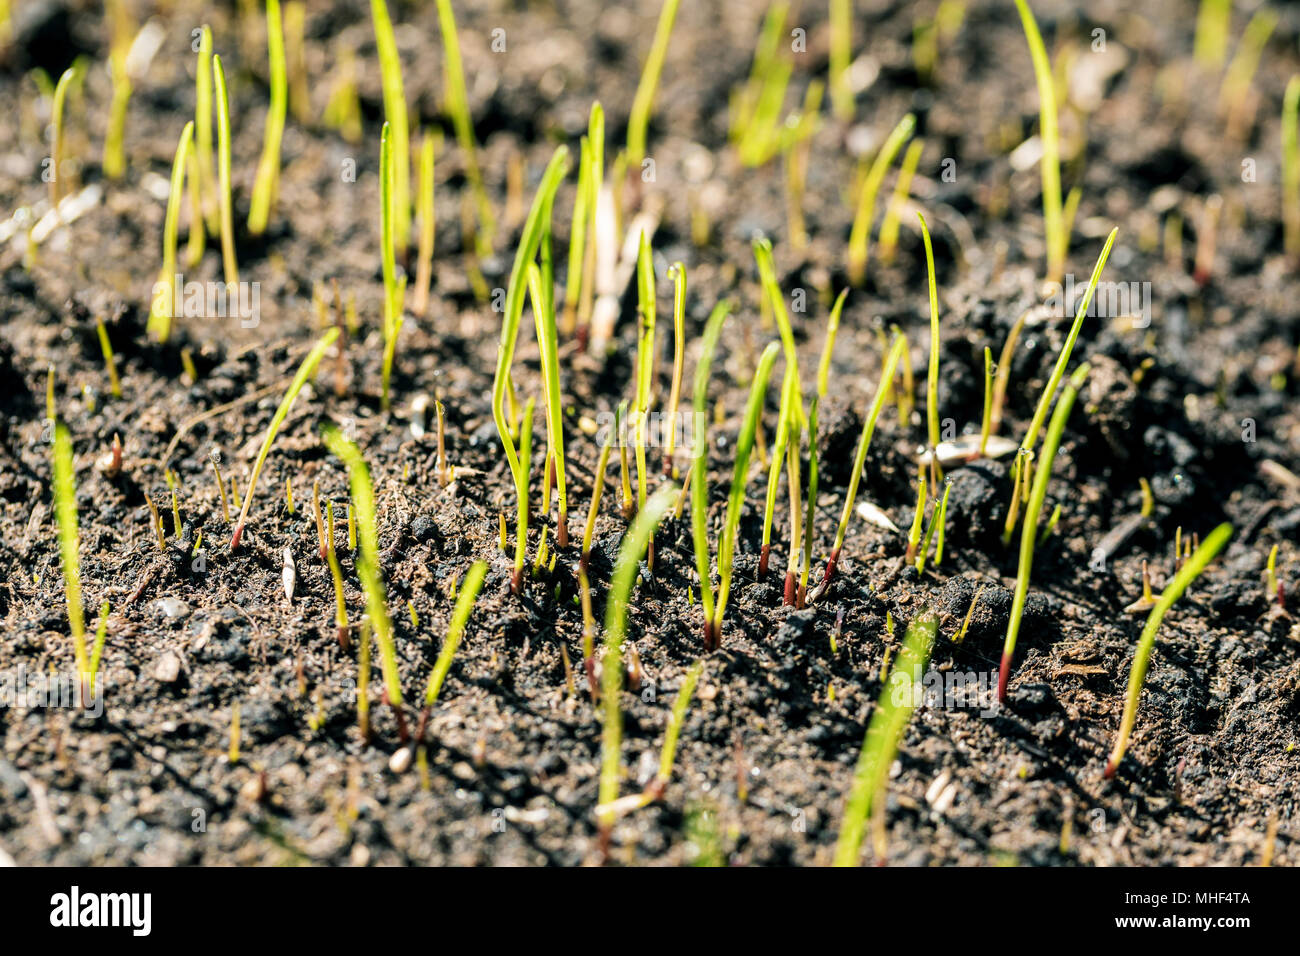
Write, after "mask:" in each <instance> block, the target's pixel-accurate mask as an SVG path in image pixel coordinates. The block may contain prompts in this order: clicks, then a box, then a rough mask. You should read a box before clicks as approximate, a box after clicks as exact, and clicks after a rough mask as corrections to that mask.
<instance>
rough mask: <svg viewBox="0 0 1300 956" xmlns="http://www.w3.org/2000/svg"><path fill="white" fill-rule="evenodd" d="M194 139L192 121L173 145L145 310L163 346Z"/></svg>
mask: <svg viewBox="0 0 1300 956" xmlns="http://www.w3.org/2000/svg"><path fill="white" fill-rule="evenodd" d="M193 139H194V123H193V121H191V122H188V123H186V124H185V129H183V130H182V131H181V138H180V142H178V143H177V144H176V156H175V158H174V159H173V160H172V178H171V187H170V191H169V192H168V196H167V216H166V218H165V219H164V220H163V264H162V272H160V273H159V275H158V284H157V285H156V286H155V287H154V294H153V301H152V303H151V305H150V309H149V322H148V326H149V331H150V332H151V333H152V334H153V335H154V337H155V338H156V339H157V340H158V341H159V342H166V341H167V339H168V338H169V337H170V336H171V326H172V316H173V315H174V314H175V313H176V306H177V303H176V302H174V301H173V299H174V298H175V294H176V291H177V290H176V286H177V285H178V283H176V281H175V276H176V233H177V229H178V226H177V224H178V223H179V221H180V215H181V196H182V193H183V192H184V189H185V164H186V160H187V159H188V158H189V154H190V143H191V142H192V141H193ZM192 228H196V229H202V228H203V224H202V223H195V224H194V226H193V227H192Z"/></svg>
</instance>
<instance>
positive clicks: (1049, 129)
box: [1016, 0, 1070, 282]
mask: <svg viewBox="0 0 1300 956" xmlns="http://www.w3.org/2000/svg"><path fill="white" fill-rule="evenodd" d="M1016 9H1017V10H1019V11H1020V22H1021V24H1022V25H1023V27H1024V30H1025V40H1026V41H1027V42H1028V44H1029V58H1030V60H1031V61H1032V62H1033V64H1034V81H1035V82H1036V83H1037V85H1038V135H1039V138H1040V139H1041V140H1042V143H1043V158H1042V160H1041V164H1042V165H1041V170H1042V181H1043V226H1044V230H1045V232H1046V236H1047V275H1046V279H1047V281H1048V282H1060V281H1061V278H1062V276H1063V275H1064V273H1065V254H1066V250H1067V248H1068V246H1069V242H1070V239H1069V235H1068V234H1067V233H1066V231H1065V220H1064V216H1063V214H1062V207H1061V137H1060V130H1059V128H1058V126H1057V117H1056V85H1055V83H1054V82H1053V79H1052V64H1051V61H1049V60H1048V58H1047V47H1046V46H1044V45H1043V35H1042V34H1041V33H1039V32H1038V21H1036V20H1035V19H1034V13H1033V11H1032V10H1030V9H1029V4H1028V3H1026V2H1025V0H1016Z"/></svg>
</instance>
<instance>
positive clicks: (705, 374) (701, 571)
mask: <svg viewBox="0 0 1300 956" xmlns="http://www.w3.org/2000/svg"><path fill="white" fill-rule="evenodd" d="M730 312H731V303H730V302H728V301H722V302H719V303H718V304H717V305H716V306H714V307H713V311H712V312H711V313H710V314H709V319H708V321H707V322H706V323H705V325H704V334H703V336H702V337H701V339H700V357H699V360H698V361H697V362H696V364H695V397H694V412H695V414H694V416H693V418H694V422H695V433H694V436H693V440H692V445H693V448H692V452H693V454H694V456H695V457H694V459H693V460H692V462H691V478H690V485H691V537H692V541H693V543H694V545H695V570H696V573H697V574H698V575H699V578H700V608H701V610H703V612H704V646H705V647H713V646H714V644H715V641H714V637H713V587H712V584H711V583H710V581H711V578H710V576H709V436H708V417H707V414H706V411H705V406H706V404H707V403H708V395H709V369H710V368H711V366H712V365H713V353H714V350H715V349H716V348H717V346H718V336H719V335H720V334H721V332H722V323H723V322H725V321H726V319H727V316H728V314H730Z"/></svg>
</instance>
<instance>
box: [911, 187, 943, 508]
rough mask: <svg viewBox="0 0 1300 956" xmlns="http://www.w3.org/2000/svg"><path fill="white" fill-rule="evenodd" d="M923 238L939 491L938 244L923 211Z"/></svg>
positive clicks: (933, 468)
mask: <svg viewBox="0 0 1300 956" xmlns="http://www.w3.org/2000/svg"><path fill="white" fill-rule="evenodd" d="M916 218H917V219H919V220H920V221H921V238H922V239H923V240H925V274H926V279H927V281H928V282H929V286H930V367H929V372H928V373H927V375H926V379H925V420H926V425H927V427H928V429H929V435H930V484H931V487H932V488H934V490H935V492H936V493H937V492H938V490H939V489H938V482H939V292H938V289H937V288H936V286H935V281H934V248H933V247H932V246H931V245H930V230H929V229H928V228H927V227H926V225H925V216H923V215H921V214H920V213H919V212H918V213H917V214H916Z"/></svg>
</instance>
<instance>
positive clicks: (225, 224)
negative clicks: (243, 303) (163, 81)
mask: <svg viewBox="0 0 1300 956" xmlns="http://www.w3.org/2000/svg"><path fill="white" fill-rule="evenodd" d="M212 82H213V92H214V98H215V100H216V103H217V180H218V186H217V198H218V200H219V203H218V204H219V206H220V210H221V265H222V268H223V270H224V271H225V277H226V285H227V286H233V285H235V284H236V283H238V282H239V267H238V266H237V265H236V263H235V220H234V216H235V207H234V201H233V200H232V199H231V195H230V96H229V95H228V94H227V92H226V71H225V70H224V69H222V66H221V55H220V54H219V53H214V54H212Z"/></svg>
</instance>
